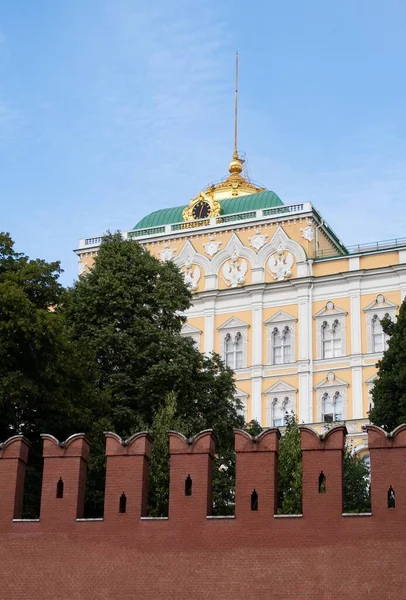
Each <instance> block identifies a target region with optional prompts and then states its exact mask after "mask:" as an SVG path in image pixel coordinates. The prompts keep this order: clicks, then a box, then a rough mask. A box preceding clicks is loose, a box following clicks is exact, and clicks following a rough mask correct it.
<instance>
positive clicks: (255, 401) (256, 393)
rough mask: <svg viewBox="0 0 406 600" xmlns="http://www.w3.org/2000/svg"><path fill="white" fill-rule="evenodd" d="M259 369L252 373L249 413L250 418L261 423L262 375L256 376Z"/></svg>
mask: <svg viewBox="0 0 406 600" xmlns="http://www.w3.org/2000/svg"><path fill="white" fill-rule="evenodd" d="M259 374H260V371H257V370H255V371H253V373H252V388H251V392H252V397H251V415H252V419H255V420H256V421H258V423H261V425H262V424H263V423H262V377H258V376H257V375H259Z"/></svg>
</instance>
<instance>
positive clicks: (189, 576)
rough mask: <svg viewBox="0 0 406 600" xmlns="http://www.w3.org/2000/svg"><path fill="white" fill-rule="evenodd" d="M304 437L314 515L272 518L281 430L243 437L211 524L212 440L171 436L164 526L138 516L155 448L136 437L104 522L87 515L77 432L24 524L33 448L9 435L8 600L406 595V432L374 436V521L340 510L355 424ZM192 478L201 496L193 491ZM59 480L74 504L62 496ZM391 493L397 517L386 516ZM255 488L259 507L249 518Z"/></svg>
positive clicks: (59, 451) (1, 577)
mask: <svg viewBox="0 0 406 600" xmlns="http://www.w3.org/2000/svg"><path fill="white" fill-rule="evenodd" d="M301 435H302V450H303V468H304V493H303V515H302V516H301V517H275V516H274V514H273V513H274V505H275V490H276V485H275V484H276V469H277V452H278V441H279V433H278V432H277V430H269V431H266V432H264V433H263V434H261V436H259V438H258V439H252V438H250V437H249V436H248V435H247V434H246V433H243V432H237V433H236V453H237V487H236V516H235V518H232V519H230V518H224V519H221V518H220V519H219V518H210V517H209V518H207V516H206V513H207V511H206V507H207V506H208V504H210V498H211V491H210V488H211V485H210V482H211V469H212V457H213V454H214V451H215V448H214V438H213V436H212V434H211V432H209V431H207V432H202V433H201V434H199V435H198V436H196V438H194V439H193V440H191V441H188V440H185V439H184V438H183V437H182V436H180V435H179V434H172V433H171V434H170V436H171V437H170V447H171V487H170V513H169V515H170V516H169V519H163V520H149V519H145V518H143V517H141V515H142V514H143V513H144V512H145V493H146V481H147V478H146V468H147V464H148V459H149V456H150V451H151V440H150V439H149V438H148V436H147V435H146V434H137V435H136V436H134V437H133V438H131V440H129V441H128V442H127V443H122V442H121V440H120V439H119V438H118V437H117V436H114V435H111V434H108V436H107V481H106V514H105V519H104V520H100V521H83V520H77V519H76V515H77V514H81V506H82V504H83V492H82V489H83V473H84V470H83V464H86V461H87V458H88V451H89V446H88V443H87V440H86V439H85V437H84V436H81V435H77V436H72V438H70V439H69V440H67V441H66V442H65V443H63V444H59V443H58V442H57V441H56V440H55V441H54V440H52V439H51V438H50V436H47V439H46V440H45V442H46V443H45V444H44V446H45V448H44V461H45V466H44V473H45V472H46V473H47V476H46V478H44V497H43V502H42V508H41V510H42V513H41V520H40V521H38V522H27V521H18V520H14V521H13V515H18V511H19V506H20V497H21V473H22V471H23V470H24V465H25V462H26V459H27V445H26V443H25V441H24V440H23V439H22V438H21V437H20V436H18V437H16V438H12V439H11V440H8V442H6V443H5V444H3V445H2V447H1V448H0V565H1V567H0V590H1V591H0V594H1V598H7V599H11V600H14V599H22V598H24V599H25V598H35V599H37V598H41V599H44V600H48V599H51V598H52V600H54V599H55V598H59V599H61V600H76V599H85V598H86V599H100V600H102V599H103V600H110V599H117V600H126V599H130V598H131V599H136V598H142V599H145V600H158V599H168V600H169V599H172V598H176V599H180V600H185V599H193V600H203V599H205V600H206V599H216V600H217V599H218V600H240V599H241V600H242V599H244V600H246V599H247V598H270V599H271V598H272V599H273V598H275V599H276V598H277V599H284V598H291V599H295V600H311V599H313V598H314V599H317V600H327V599H335V598H340V599H344V598H352V599H358V598H360V599H361V598H366V599H369V600H375V599H378V598H379V599H385V600H386V599H391V598H394V599H395V598H396V599H397V600H403V599H406V577H405V576H404V572H405V567H406V559H405V556H406V527H405V525H406V522H405V521H406V515H405V507H406V498H405V494H406V490H405V483H404V481H405V475H404V473H405V469H404V467H405V466H406V426H402V427H400V428H398V429H397V430H396V431H395V432H394V433H393V434H392V435H391V436H387V435H385V434H384V433H383V432H382V431H381V430H379V429H378V428H376V427H370V428H369V431H368V436H369V445H370V451H371V463H372V464H371V471H372V484H373V488H372V511H373V512H372V515H367V516H342V514H341V508H340V507H341V502H342V500H341V499H342V474H341V473H342V462H341V461H342V449H343V443H344V439H345V429H344V428H342V427H337V428H335V429H333V430H332V431H330V432H329V433H328V434H327V435H326V436H325V437H319V436H317V435H316V434H315V433H314V432H311V431H310V430H309V429H308V428H302V434H301ZM321 471H323V473H324V475H325V477H326V485H325V491H323V493H319V475H320V472H321ZM188 475H190V476H191V479H192V494H191V496H185V494H184V491H185V488H184V481H185V479H186V478H187V476H188ZM60 478H61V479H63V481H64V497H63V498H59V499H57V498H56V486H57V481H58V480H59V479H60ZM389 486H392V488H393V489H394V490H395V498H396V504H395V508H388V507H387V490H388V487H389ZM253 489H255V490H256V491H257V493H258V510H257V511H251V504H250V500H251V494H252V491H253ZM123 492H124V493H125V494H126V497H127V512H126V513H124V514H121V513H119V497H120V495H121V494H122V493H123ZM16 498H17V499H18V500H17V501H16ZM64 508H66V514H63V510H64ZM44 515H45V516H44Z"/></svg>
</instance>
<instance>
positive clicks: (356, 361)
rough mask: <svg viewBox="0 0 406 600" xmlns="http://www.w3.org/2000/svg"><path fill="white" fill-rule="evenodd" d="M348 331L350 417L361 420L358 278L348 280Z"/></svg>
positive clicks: (360, 329)
mask: <svg viewBox="0 0 406 600" xmlns="http://www.w3.org/2000/svg"><path fill="white" fill-rule="evenodd" d="M349 294H350V315H349V321H350V330H351V355H352V356H351V377H352V385H351V397H352V417H353V419H362V418H363V416H364V414H363V406H362V343H361V341H362V340H361V336H362V327H361V280H360V278H359V277H356V278H354V279H351V280H350V285H349Z"/></svg>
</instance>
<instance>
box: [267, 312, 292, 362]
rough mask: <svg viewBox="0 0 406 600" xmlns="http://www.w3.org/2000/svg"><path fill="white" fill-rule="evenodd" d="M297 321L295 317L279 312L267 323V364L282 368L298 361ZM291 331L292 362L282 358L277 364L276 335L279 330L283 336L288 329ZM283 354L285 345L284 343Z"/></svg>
mask: <svg viewBox="0 0 406 600" xmlns="http://www.w3.org/2000/svg"><path fill="white" fill-rule="evenodd" d="M296 321H297V319H296V318H295V317H292V316H291V315H288V314H287V313H285V312H283V311H281V310H280V311H278V312H277V313H276V314H275V315H273V316H272V317H271V318H269V319H268V320H267V321H265V325H266V327H267V364H268V365H272V366H280V365H285V364H291V363H294V362H295V361H296ZM287 327H288V328H289V330H290V360H289V361H285V360H284V357H283V356H282V362H280V363H276V362H275V359H274V344H273V342H274V333H275V330H276V329H277V330H278V332H279V333H278V335H281V334H283V332H284V331H285V330H286V328H287ZM282 352H283V343H282Z"/></svg>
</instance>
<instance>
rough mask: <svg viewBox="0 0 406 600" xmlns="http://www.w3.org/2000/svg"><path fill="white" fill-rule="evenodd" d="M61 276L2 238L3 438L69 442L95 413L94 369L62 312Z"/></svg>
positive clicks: (0, 355) (53, 266) (0, 436)
mask: <svg viewBox="0 0 406 600" xmlns="http://www.w3.org/2000/svg"><path fill="white" fill-rule="evenodd" d="M60 273H61V269H60V266H59V263H58V262H52V263H47V262H45V261H43V260H38V259H37V260H30V259H29V258H28V257H27V256H25V255H24V254H20V253H17V252H16V251H15V250H14V243H13V241H12V239H11V238H10V236H9V235H8V234H5V233H1V234H0V340H1V343H0V439H3V440H4V439H5V438H7V437H9V436H11V435H14V434H16V433H22V434H24V435H25V436H27V437H28V439H30V441H31V442H35V441H36V440H37V438H38V434H39V433H41V432H43V431H45V430H48V431H52V433H53V434H54V435H55V436H61V437H64V436H66V435H68V434H69V433H72V432H73V431H74V430H75V429H76V428H77V426H78V425H80V424H81V422H82V416H84V413H85V412H86V409H87V408H90V404H91V402H90V398H91V394H90V395H89V389H90V388H91V387H92V385H91V382H89V371H88V364H86V361H84V355H83V352H82V350H81V349H80V348H79V347H78V345H77V344H75V343H74V342H72V340H71V339H70V338H69V335H68V331H67V328H66V327H65V322H64V319H63V316H62V315H61V313H60V312H59V311H58V310H57V308H56V307H57V306H58V304H59V303H60V302H61V299H62V297H63V294H64V290H63V288H62V286H61V285H60V283H59V282H58V278H59V275H60ZM87 382H89V383H87ZM85 398H86V400H85ZM81 402H83V403H82V404H81ZM85 420H86V419H85Z"/></svg>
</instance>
